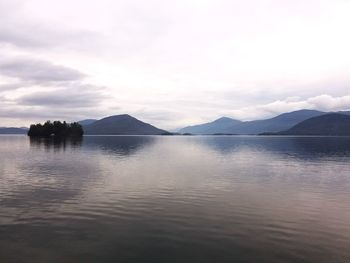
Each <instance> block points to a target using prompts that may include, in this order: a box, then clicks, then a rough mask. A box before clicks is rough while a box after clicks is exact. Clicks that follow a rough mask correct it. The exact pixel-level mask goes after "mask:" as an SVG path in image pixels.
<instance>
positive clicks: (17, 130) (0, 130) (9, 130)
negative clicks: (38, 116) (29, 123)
mask: <svg viewBox="0 0 350 263" xmlns="http://www.w3.org/2000/svg"><path fill="white" fill-rule="evenodd" d="M27 132H28V129H27V128H13V127H11V128H6V127H0V134H27Z"/></svg>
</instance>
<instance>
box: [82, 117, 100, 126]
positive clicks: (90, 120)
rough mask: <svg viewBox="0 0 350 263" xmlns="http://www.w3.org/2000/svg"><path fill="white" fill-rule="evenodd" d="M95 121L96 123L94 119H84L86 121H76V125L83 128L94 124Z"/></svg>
mask: <svg viewBox="0 0 350 263" xmlns="http://www.w3.org/2000/svg"><path fill="white" fill-rule="evenodd" d="M95 121H97V120H95V119H86V120H81V121H78V123H79V124H80V125H82V126H85V125H89V124H92V123H94V122H95Z"/></svg>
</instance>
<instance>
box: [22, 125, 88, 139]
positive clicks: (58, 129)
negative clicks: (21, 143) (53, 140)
mask: <svg viewBox="0 0 350 263" xmlns="http://www.w3.org/2000/svg"><path fill="white" fill-rule="evenodd" d="M83 134H84V131H83V127H82V126H81V125H80V124H79V123H76V122H73V123H66V122H65V121H64V122H63V123H62V122H60V121H54V122H51V121H47V122H45V123H44V124H41V123H38V124H32V125H30V128H29V131H28V136H30V137H50V136H55V137H62V138H63V137H81V136H83Z"/></svg>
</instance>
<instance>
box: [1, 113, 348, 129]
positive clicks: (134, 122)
mask: <svg viewBox="0 0 350 263" xmlns="http://www.w3.org/2000/svg"><path fill="white" fill-rule="evenodd" d="M348 122H349V123H350V112H349V111H342V112H337V113H329V112H322V111H316V110H299V111H294V112H289V113H283V114H280V115H278V116H276V117H273V118H270V119H266V120H256V121H239V120H235V119H231V118H228V117H222V118H219V119H217V120H214V121H212V122H209V123H204V124H199V125H194V126H188V127H185V128H182V129H180V130H179V133H175V134H194V135H219V134H237V135H258V134H265V135H271V134H273V135H347V134H348V133H347V129H348V126H347V125H348ZM78 123H80V124H81V125H82V126H83V129H84V134H86V135H169V134H172V133H169V132H167V131H166V130H163V129H159V128H157V127H155V126H153V125H151V124H148V123H145V122H142V121H140V120H138V119H136V118H134V117H132V116H130V115H128V114H122V115H114V116H109V117H106V118H103V119H100V120H96V119H86V120H81V121H78ZM349 125H350V124H349ZM27 131H28V129H27V128H6V127H3V128H0V134H26V133H27ZM349 135H350V133H349Z"/></svg>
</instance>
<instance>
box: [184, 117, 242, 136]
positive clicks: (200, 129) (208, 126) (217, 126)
mask: <svg viewBox="0 0 350 263" xmlns="http://www.w3.org/2000/svg"><path fill="white" fill-rule="evenodd" d="M239 123H241V121H238V120H234V119H231V118H228V117H222V118H220V119H217V120H215V121H213V122H209V123H204V124H199V125H194V126H188V127H185V128H182V129H180V130H179V132H180V133H192V134H215V133H220V132H222V131H224V130H227V129H228V128H230V127H232V126H234V125H237V124H239Z"/></svg>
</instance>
